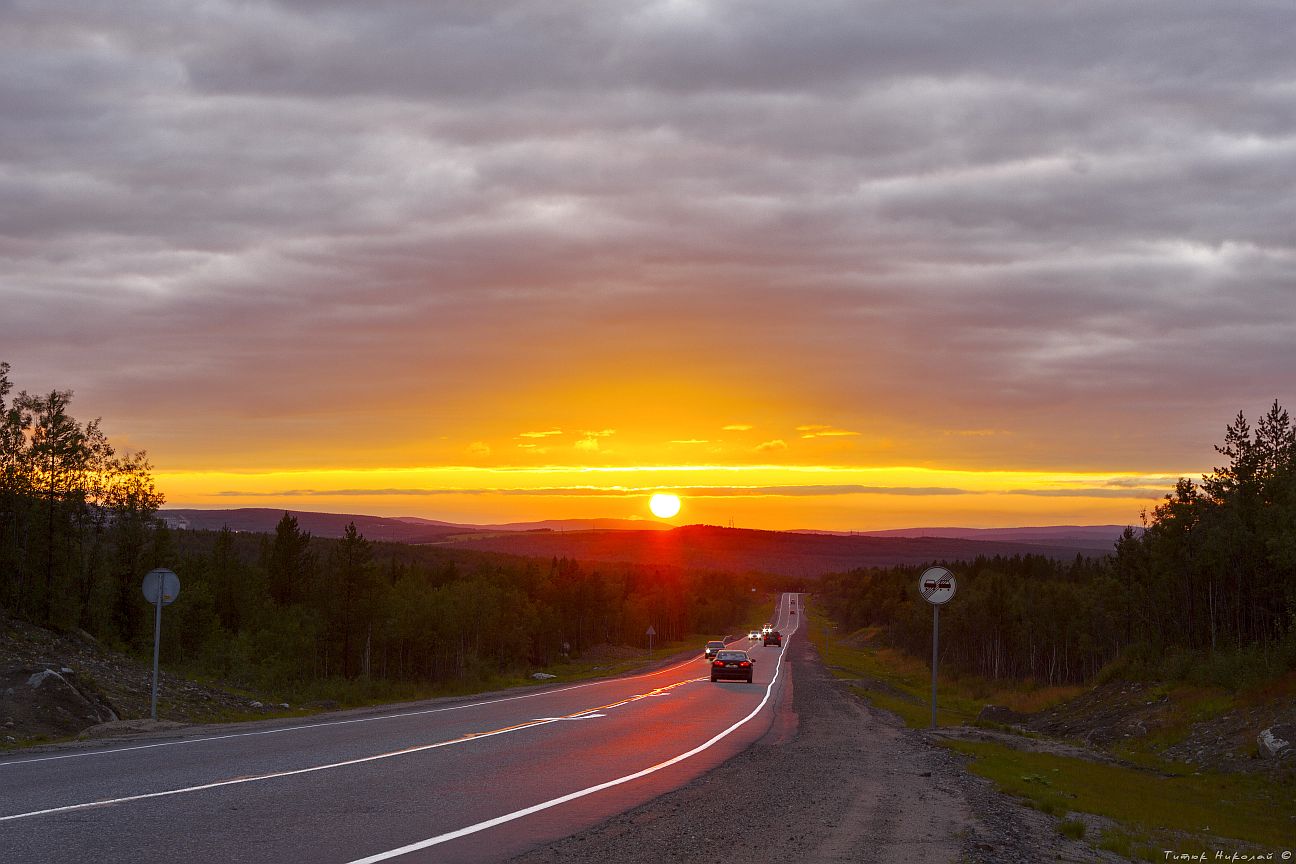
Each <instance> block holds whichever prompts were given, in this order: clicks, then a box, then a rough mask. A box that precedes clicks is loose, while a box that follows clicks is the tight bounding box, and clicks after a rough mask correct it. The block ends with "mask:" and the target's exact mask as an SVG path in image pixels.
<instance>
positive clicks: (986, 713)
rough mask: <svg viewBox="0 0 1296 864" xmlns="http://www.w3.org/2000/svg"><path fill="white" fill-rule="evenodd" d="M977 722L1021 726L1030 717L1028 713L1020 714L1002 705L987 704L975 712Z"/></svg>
mask: <svg viewBox="0 0 1296 864" xmlns="http://www.w3.org/2000/svg"><path fill="white" fill-rule="evenodd" d="M976 719H977V722H978V723H994V724H996V725H998V726H1021V725H1022V724H1023V723H1025V722H1026V721H1027V720H1029V719H1030V715H1029V714H1021V713H1019V712H1017V711H1014V710H1012V709H1011V708H1005V707H1003V706H1002V705H987V706H985V707H984V708H982V709H981V713H979V714H977V718H976Z"/></svg>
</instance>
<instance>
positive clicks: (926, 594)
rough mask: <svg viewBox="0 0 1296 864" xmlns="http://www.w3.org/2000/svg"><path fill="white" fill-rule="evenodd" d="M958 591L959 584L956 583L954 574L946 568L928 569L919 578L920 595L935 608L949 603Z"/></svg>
mask: <svg viewBox="0 0 1296 864" xmlns="http://www.w3.org/2000/svg"><path fill="white" fill-rule="evenodd" d="M956 590H958V584H957V583H956V582H955V581H954V574H953V573H951V572H950V571H948V570H946V569H945V568H944V567H928V568H927V569H926V570H924V571H923V574H922V576H920V577H918V593H919V594H922V596H923V599H924V600H926V601H927V602H928V603H931V604H932V605H933V606H939V605H941V604H942V603H948V602H949V600H950V598H951V597H953V596H954V592H955V591H956Z"/></svg>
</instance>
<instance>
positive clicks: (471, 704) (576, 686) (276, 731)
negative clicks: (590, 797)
mask: <svg viewBox="0 0 1296 864" xmlns="http://www.w3.org/2000/svg"><path fill="white" fill-rule="evenodd" d="M698 656H700V655H698ZM697 659H698V658H697V656H694V657H690V658H689V659H687V660H685V661H683V662H682V663H676V664H675V665H674V666H667V667H666V668H665V669H658V670H657V671H655V672H644V673H643V674H640V675H629V676H626V677H624V678H604V679H601V680H599V681H590V682H588V683H585V684H572V685H570V686H567V687H560V688H558V689H555V690H537V691H535V692H534V693H523V694H522V695H520V696H505V697H503V698H501V699H488V700H485V701H482V702H469V703H465V704H463V705H451V706H449V707H446V708H426V709H423V710H420V711H404V712H401V713H399V714H381V715H378V716H376V717H355V718H352V719H350V720H330V721H327V722H324V723H303V724H301V725H298V726H284V727H281V728H279V729H261V730H258V731H256V732H231V733H229V734H228V735H207V736H203V737H199V738H184V739H181V740H179V741H158V742H156V743H153V744H136V745H134V746H132V747H117V748H114V749H112V750H91V751H88V752H83V753H62V754H59V755H57V756H37V757H34V758H31V759H17V760H14V761H11V762H0V768H7V767H9V766H11V765H30V764H32V763H33V762H52V761H54V760H57V759H79V758H82V757H85V756H109V755H112V754H114V753H128V752H130V751H132V750H152V749H154V748H156V747H177V746H179V745H182V744H205V743H207V742H209V741H224V740H227V739H230V738H247V737H250V736H253V735H278V734H279V733H281V732H300V731H302V730H304V729H322V728H325V727H327V726H346V725H349V724H352V723H371V722H373V721H375V720H398V719H401V718H404V717H418V716H421V715H424V714H440V713H443V712H446V711H462V710H463V709H465V708H480V707H482V706H483V705H498V704H500V703H502V702H514V701H516V700H518V699H534V698H535V697H537V696H549V695H552V694H555V693H566V692H568V691H570V690H581V689H584V688H586V687H596V686H598V685H600V684H612V683H616V682H621V681H637V680H638V679H640V678H650V677H652V676H654V675H661V674H662V673H665V672H673V671H674V670H676V669H679V668H681V667H683V666H687V665H689V664H690V663H693V662H696V661H697Z"/></svg>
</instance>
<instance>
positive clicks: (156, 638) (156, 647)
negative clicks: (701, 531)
mask: <svg viewBox="0 0 1296 864" xmlns="http://www.w3.org/2000/svg"><path fill="white" fill-rule="evenodd" d="M155 605H156V606H157V615H156V616H155V617H154V620H153V719H154V720H156V719H157V694H158V653H159V652H160V651H161V648H162V591H161V590H159V591H158V592H157V603H156V604H155Z"/></svg>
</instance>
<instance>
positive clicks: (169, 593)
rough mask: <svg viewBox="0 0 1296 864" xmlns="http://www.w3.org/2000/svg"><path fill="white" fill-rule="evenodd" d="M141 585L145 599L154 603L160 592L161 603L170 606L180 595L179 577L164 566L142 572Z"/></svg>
mask: <svg viewBox="0 0 1296 864" xmlns="http://www.w3.org/2000/svg"><path fill="white" fill-rule="evenodd" d="M142 587H143V589H144V599H145V600H147V601H148V602H150V603H156V602H158V599H159V598H158V594H159V593H160V594H161V595H162V596H161V600H162V605H163V606H170V605H171V604H172V603H173V602H175V599H176V597H179V596H180V577H179V576H177V575H176V574H175V573H173V572H171V571H170V570H167V569H166V568H165V567H159V568H157V569H156V570H150V571H149V572H147V573H145V574H144V585H143V586H142Z"/></svg>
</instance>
